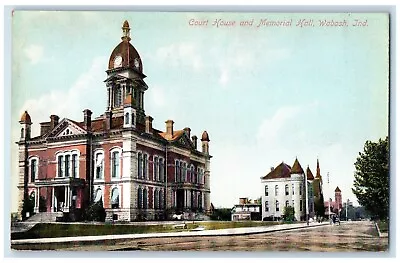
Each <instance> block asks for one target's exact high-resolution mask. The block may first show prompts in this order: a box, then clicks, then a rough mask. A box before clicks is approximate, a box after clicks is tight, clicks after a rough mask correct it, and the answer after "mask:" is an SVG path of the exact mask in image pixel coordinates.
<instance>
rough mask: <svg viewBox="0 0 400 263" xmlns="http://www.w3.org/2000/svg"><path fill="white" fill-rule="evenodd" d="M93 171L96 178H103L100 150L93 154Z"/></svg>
mask: <svg viewBox="0 0 400 263" xmlns="http://www.w3.org/2000/svg"><path fill="white" fill-rule="evenodd" d="M95 161H96V162H95V164H96V168H95V173H96V177H95V178H96V179H103V178H104V169H103V167H104V154H103V153H101V152H98V153H96V154H95Z"/></svg>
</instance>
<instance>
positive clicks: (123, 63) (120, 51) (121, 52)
mask: <svg viewBox="0 0 400 263" xmlns="http://www.w3.org/2000/svg"><path fill="white" fill-rule="evenodd" d="M129 31H130V28H129V23H128V21H126V20H125V22H124V24H123V26H122V32H123V35H122V37H121V39H122V41H121V43H119V44H118V45H117V46H116V47H115V48H114V50H113V51H112V52H111V56H110V59H109V61H108V69H109V70H111V69H115V68H120V67H122V68H126V67H129V68H133V69H135V70H136V71H139V72H140V73H143V65H142V60H141V58H140V56H139V53H138V52H137V50H136V49H135V48H134V47H133V46H132V44H131V43H130V40H131V38H130V34H129ZM117 57H121V59H120V58H118V59H117Z"/></svg>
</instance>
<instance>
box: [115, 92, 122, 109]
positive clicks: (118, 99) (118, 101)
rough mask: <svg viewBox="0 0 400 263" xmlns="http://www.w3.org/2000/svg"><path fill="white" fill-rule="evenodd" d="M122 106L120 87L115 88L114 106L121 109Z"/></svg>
mask: <svg viewBox="0 0 400 263" xmlns="http://www.w3.org/2000/svg"><path fill="white" fill-rule="evenodd" d="M121 104H122V92H121V88H120V87H116V88H115V92H114V106H115V107H119V106H121Z"/></svg>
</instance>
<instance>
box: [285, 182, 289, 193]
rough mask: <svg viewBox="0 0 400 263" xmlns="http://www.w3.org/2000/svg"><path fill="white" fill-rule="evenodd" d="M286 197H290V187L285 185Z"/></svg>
mask: <svg viewBox="0 0 400 263" xmlns="http://www.w3.org/2000/svg"><path fill="white" fill-rule="evenodd" d="M285 195H289V185H288V184H286V185H285Z"/></svg>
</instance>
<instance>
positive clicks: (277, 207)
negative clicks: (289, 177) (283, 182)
mask: <svg viewBox="0 0 400 263" xmlns="http://www.w3.org/2000/svg"><path fill="white" fill-rule="evenodd" d="M275 206H276V208H275V211H276V212H279V201H278V200H276V202H275Z"/></svg>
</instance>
